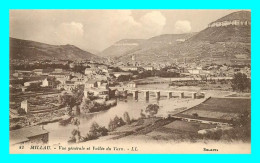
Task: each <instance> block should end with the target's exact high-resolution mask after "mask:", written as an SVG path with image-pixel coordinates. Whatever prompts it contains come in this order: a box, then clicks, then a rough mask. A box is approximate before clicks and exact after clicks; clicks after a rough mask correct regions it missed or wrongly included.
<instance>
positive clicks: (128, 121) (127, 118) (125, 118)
mask: <svg viewBox="0 0 260 163" xmlns="http://www.w3.org/2000/svg"><path fill="white" fill-rule="evenodd" d="M124 121H125V123H126V124H130V123H131V119H130V117H129V114H128V112H125V113H124Z"/></svg>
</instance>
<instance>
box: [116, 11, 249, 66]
mask: <svg viewBox="0 0 260 163" xmlns="http://www.w3.org/2000/svg"><path fill="white" fill-rule="evenodd" d="M248 15H249V16H248ZM240 17H241V19H239V18H240ZM227 20H230V21H233V20H236V21H248V22H249V24H247V25H240V24H237V25H227V26H218V27H207V28H206V29H204V30H202V31H200V32H198V33H196V34H184V35H174V34H173V35H161V36H157V37H153V38H151V39H148V40H146V41H145V42H143V43H142V44H141V45H139V46H137V47H135V48H133V49H132V50H130V51H128V52H127V53H125V54H124V55H123V56H121V57H120V58H119V59H120V60H121V61H129V60H130V59H131V56H132V55H135V56H136V60H137V61H139V62H144V63H145V62H163V63H165V62H176V61H180V62H182V61H184V59H185V60H186V61H188V62H196V61H201V62H204V61H205V62H207V63H209V62H214V63H216V62H220V63H223V62H225V63H231V62H237V61H239V62H243V61H245V62H247V63H248V61H249V60H250V59H251V22H250V21H251V18H250V12H249V11H239V12H235V13H231V14H229V15H227V16H225V17H223V18H220V19H218V21H227ZM214 22H217V21H214ZM174 40H175V41H174ZM237 56H242V58H243V59H240V58H238V57H237Z"/></svg>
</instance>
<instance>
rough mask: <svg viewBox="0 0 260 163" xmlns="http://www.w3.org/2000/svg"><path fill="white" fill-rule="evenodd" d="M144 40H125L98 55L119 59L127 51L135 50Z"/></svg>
mask: <svg viewBox="0 0 260 163" xmlns="http://www.w3.org/2000/svg"><path fill="white" fill-rule="evenodd" d="M143 41H144V40H143V39H123V40H120V41H118V42H116V43H115V44H113V45H112V46H110V47H108V48H106V49H105V50H103V51H102V52H101V53H99V54H98V55H100V56H102V57H112V58H113V57H119V56H121V55H122V54H124V53H126V52H127V51H129V50H131V49H133V48H134V47H136V46H138V45H140V43H142V42H143Z"/></svg>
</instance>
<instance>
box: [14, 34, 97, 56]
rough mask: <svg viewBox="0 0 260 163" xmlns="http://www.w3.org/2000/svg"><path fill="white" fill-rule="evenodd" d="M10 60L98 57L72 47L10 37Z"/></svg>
mask: <svg viewBox="0 0 260 163" xmlns="http://www.w3.org/2000/svg"><path fill="white" fill-rule="evenodd" d="M10 58H11V59H69V60H78V59H93V60H96V59H98V58H100V57H97V56H96V55H94V54H92V53H89V52H87V51H84V50H82V49H80V48H78V47H76V46H74V45H70V44H67V45H49V44H45V43H40V42H36V41H30V40H22V39H17V38H12V37H10Z"/></svg>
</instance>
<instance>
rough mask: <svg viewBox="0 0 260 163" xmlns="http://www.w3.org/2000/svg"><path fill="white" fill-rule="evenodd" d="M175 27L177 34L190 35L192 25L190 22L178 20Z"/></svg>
mask: <svg viewBox="0 0 260 163" xmlns="http://www.w3.org/2000/svg"><path fill="white" fill-rule="evenodd" d="M174 27H175V29H174V31H175V33H189V32H190V31H191V23H190V22H189V21H188V20H178V21H176V23H175V25H174Z"/></svg>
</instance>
